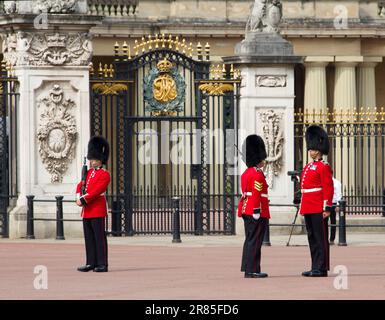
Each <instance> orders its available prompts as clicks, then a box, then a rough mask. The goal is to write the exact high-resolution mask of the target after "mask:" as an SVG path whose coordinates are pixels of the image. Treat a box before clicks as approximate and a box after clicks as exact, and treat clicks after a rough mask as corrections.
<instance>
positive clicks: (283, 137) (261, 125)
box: [224, 32, 302, 234]
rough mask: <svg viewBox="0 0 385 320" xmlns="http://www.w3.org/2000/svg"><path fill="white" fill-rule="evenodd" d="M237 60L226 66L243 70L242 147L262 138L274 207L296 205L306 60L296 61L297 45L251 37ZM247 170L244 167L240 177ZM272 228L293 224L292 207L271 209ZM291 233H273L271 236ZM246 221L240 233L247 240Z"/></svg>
mask: <svg viewBox="0 0 385 320" xmlns="http://www.w3.org/2000/svg"><path fill="white" fill-rule="evenodd" d="M235 54H236V56H233V57H226V58H224V61H225V63H228V64H234V65H235V67H236V68H240V69H241V76H242V84H241V92H240V96H241V97H240V107H239V141H238V145H239V146H240V147H241V146H242V144H243V142H244V140H245V138H246V136H247V135H249V134H258V135H260V136H261V137H262V138H263V139H264V141H265V144H266V151H267V153H268V158H267V159H266V160H267V166H266V168H265V175H266V180H267V182H268V184H269V199H270V203H271V204H292V203H293V195H294V185H293V182H292V181H291V180H290V177H289V176H288V175H287V172H288V171H290V170H294V97H295V96H294V66H295V64H296V63H301V62H302V58H301V57H297V56H294V54H293V48H292V45H291V44H290V43H289V42H288V41H286V40H284V39H282V38H281V37H280V36H279V35H278V34H264V33H259V32H249V33H248V34H246V39H245V40H243V41H242V42H241V43H239V44H238V45H237V47H236V49H235ZM245 168H246V166H245V164H244V163H242V164H241V166H240V167H239V174H240V175H241V174H242V172H243V171H244V169H245ZM270 211H271V215H272V220H271V222H272V223H291V222H292V221H293V218H294V215H295V209H294V208H293V207H289V206H288V207H274V206H271V207H270ZM288 230H289V228H277V227H274V228H272V229H271V232H272V233H277V232H278V231H279V232H285V233H286V232H287V231H288ZM243 232H244V229H243V225H242V221H241V219H238V224H237V226H236V233H237V234H243Z"/></svg>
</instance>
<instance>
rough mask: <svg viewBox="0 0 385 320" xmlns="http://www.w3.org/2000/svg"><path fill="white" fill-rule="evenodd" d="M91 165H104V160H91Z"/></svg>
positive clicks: (93, 166) (94, 166)
mask: <svg viewBox="0 0 385 320" xmlns="http://www.w3.org/2000/svg"><path fill="white" fill-rule="evenodd" d="M90 166H91V167H92V168H98V167H101V166H102V162H101V161H100V160H90Z"/></svg>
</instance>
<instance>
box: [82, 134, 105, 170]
mask: <svg viewBox="0 0 385 320" xmlns="http://www.w3.org/2000/svg"><path fill="white" fill-rule="evenodd" d="M109 155H110V146H109V144H108V142H107V140H106V139H104V138H103V137H98V136H95V137H92V138H91V139H90V141H89V142H88V152H87V159H88V160H100V161H102V163H103V164H106V163H107V160H108V156H109Z"/></svg>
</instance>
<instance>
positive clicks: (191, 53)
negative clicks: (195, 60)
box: [188, 42, 194, 58]
mask: <svg viewBox="0 0 385 320" xmlns="http://www.w3.org/2000/svg"><path fill="white" fill-rule="evenodd" d="M193 50H194V49H193V43H192V42H190V44H189V47H188V56H189V57H190V58H192V57H193Z"/></svg>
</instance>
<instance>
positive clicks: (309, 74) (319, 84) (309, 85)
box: [304, 56, 334, 121]
mask: <svg viewBox="0 0 385 320" xmlns="http://www.w3.org/2000/svg"><path fill="white" fill-rule="evenodd" d="M333 61H334V57H313V56H309V57H306V58H305V102H304V109H305V110H304V111H305V113H307V114H309V113H310V114H311V113H315V114H320V113H322V114H326V112H327V107H328V105H327V85H326V66H327V65H328V64H329V62H333ZM309 120H312V119H309ZM314 120H315V121H318V120H324V118H322V119H320V117H316V119H314Z"/></svg>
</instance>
